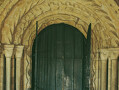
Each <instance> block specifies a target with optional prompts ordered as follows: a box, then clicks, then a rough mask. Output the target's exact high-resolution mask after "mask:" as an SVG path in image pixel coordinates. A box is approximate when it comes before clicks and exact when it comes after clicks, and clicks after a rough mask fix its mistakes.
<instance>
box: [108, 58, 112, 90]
mask: <svg viewBox="0 0 119 90" xmlns="http://www.w3.org/2000/svg"><path fill="white" fill-rule="evenodd" d="M111 67H112V61H111V59H110V58H108V90H111V75H112V73H111V71H112V68H111Z"/></svg>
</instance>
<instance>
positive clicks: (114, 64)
mask: <svg viewBox="0 0 119 90" xmlns="http://www.w3.org/2000/svg"><path fill="white" fill-rule="evenodd" d="M108 51H109V58H110V60H109V65H108V67H109V68H108V69H110V72H109V73H108V81H109V82H108V85H109V86H108V88H109V89H108V90H118V55H119V49H117V48H111V49H108Z"/></svg>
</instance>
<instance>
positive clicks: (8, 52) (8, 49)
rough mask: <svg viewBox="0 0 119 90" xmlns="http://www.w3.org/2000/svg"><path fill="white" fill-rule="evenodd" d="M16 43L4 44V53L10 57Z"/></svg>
mask: <svg viewBox="0 0 119 90" xmlns="http://www.w3.org/2000/svg"><path fill="white" fill-rule="evenodd" d="M13 49H14V45H4V53H5V57H6V58H10V57H11V56H12V54H13Z"/></svg>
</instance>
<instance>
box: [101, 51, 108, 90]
mask: <svg viewBox="0 0 119 90" xmlns="http://www.w3.org/2000/svg"><path fill="white" fill-rule="evenodd" d="M107 59H108V52H107V51H106V49H102V50H100V60H101V65H100V66H101V72H100V74H101V75H100V77H101V81H100V83H101V84H100V85H101V90H106V85H107Z"/></svg>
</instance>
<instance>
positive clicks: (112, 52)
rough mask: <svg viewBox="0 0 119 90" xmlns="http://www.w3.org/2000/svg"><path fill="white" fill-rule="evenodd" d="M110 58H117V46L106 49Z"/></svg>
mask: <svg viewBox="0 0 119 90" xmlns="http://www.w3.org/2000/svg"><path fill="white" fill-rule="evenodd" d="M108 52H109V57H110V59H115V60H117V58H118V56H119V48H110V49H108Z"/></svg>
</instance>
